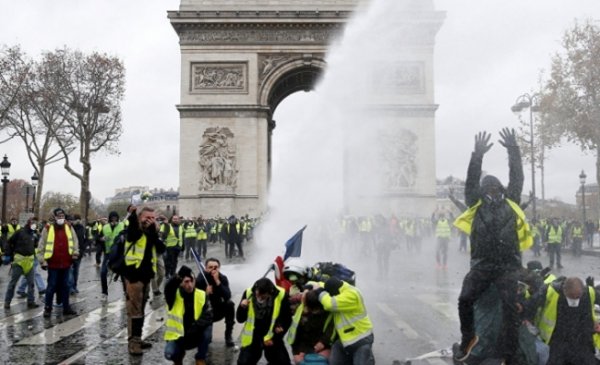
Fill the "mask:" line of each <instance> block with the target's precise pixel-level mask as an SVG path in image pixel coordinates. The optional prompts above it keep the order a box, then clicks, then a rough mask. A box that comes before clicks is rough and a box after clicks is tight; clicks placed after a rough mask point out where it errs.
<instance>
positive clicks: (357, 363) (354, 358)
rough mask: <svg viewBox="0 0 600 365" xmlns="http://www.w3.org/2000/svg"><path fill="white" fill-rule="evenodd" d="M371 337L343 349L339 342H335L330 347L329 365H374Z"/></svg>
mask: <svg viewBox="0 0 600 365" xmlns="http://www.w3.org/2000/svg"><path fill="white" fill-rule="evenodd" d="M373 338H374V337H373V335H370V336H368V337H365V338H363V339H362V340H360V341H358V342H356V343H354V344H352V345H350V346H347V347H344V346H343V345H342V343H341V342H340V340H337V341H336V342H334V343H333V346H331V356H330V357H329V364H330V365H351V364H354V365H374V364H375V357H374V356H373V349H372V347H373Z"/></svg>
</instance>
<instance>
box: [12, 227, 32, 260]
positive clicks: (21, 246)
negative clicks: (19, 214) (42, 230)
mask: <svg viewBox="0 0 600 365" xmlns="http://www.w3.org/2000/svg"><path fill="white" fill-rule="evenodd" d="M38 239H39V236H38V234H37V232H35V231H32V230H31V229H29V228H21V229H19V230H18V231H16V232H15V233H14V234H13V235H12V236H11V237H10V239H9V240H8V244H7V245H6V252H5V253H4V255H6V256H14V255H15V254H20V255H23V256H31V255H35V247H36V245H37V241H38Z"/></svg>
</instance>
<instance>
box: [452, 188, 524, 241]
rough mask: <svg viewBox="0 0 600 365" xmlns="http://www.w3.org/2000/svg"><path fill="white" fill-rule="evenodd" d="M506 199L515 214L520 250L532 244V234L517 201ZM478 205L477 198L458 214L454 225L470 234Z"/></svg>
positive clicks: (479, 203) (479, 201) (479, 202)
mask: <svg viewBox="0 0 600 365" xmlns="http://www.w3.org/2000/svg"><path fill="white" fill-rule="evenodd" d="M506 201H507V202H508V205H509V206H510V207H511V208H512V210H513V211H514V212H515V213H516V215H517V237H518V238H519V249H520V250H521V252H522V251H525V250H527V249H529V248H530V247H531V246H533V236H532V235H531V229H530V228H529V224H528V223H527V219H526V218H525V213H524V212H523V210H522V209H521V207H519V205H518V204H517V203H515V202H513V201H512V200H510V199H506ZM480 205H481V199H480V200H478V201H477V203H476V204H475V205H473V206H472V207H470V208H469V209H467V210H466V211H464V212H463V213H462V214H461V215H460V216H458V218H456V220H455V221H454V226H455V227H456V228H458V229H460V230H461V231H463V232H464V233H466V234H467V235H469V236H470V235H471V226H472V225H473V219H474V218H475V213H477V209H478V208H479V206H480Z"/></svg>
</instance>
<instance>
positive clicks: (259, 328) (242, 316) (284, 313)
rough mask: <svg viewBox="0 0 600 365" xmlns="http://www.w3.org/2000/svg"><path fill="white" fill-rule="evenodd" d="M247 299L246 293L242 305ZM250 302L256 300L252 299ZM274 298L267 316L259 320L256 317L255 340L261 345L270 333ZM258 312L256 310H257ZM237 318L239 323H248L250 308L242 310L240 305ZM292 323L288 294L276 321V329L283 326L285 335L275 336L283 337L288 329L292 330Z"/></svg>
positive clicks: (236, 313)
mask: <svg viewBox="0 0 600 365" xmlns="http://www.w3.org/2000/svg"><path fill="white" fill-rule="evenodd" d="M244 299H246V292H245V291H244V294H243V295H242V299H241V300H240V303H241V301H242V300H244ZM250 300H254V298H251V299H250ZM274 300H275V299H274V297H272V298H271V300H270V303H269V304H270V309H269V310H268V311H267V313H265V315H264V316H263V317H262V318H259V316H258V315H256V318H255V321H254V333H253V336H254V339H260V340H261V343H262V338H263V337H264V336H265V335H266V334H267V332H268V331H269V326H270V325H271V317H272V315H273V301H274ZM255 312H256V310H255ZM235 318H236V320H237V321H238V322H239V323H244V322H246V320H247V319H248V307H246V308H242V307H241V306H240V305H238V307H237V310H236V312H235ZM291 323H292V310H291V308H290V300H289V297H288V294H287V293H286V294H285V296H284V297H283V299H282V300H281V309H280V311H279V316H278V317H277V318H276V319H275V326H274V327H273V328H275V327H277V326H281V327H282V328H283V333H280V334H277V333H275V334H274V336H276V337H280V338H281V337H283V335H284V334H285V333H286V332H287V330H288V328H290V324H291Z"/></svg>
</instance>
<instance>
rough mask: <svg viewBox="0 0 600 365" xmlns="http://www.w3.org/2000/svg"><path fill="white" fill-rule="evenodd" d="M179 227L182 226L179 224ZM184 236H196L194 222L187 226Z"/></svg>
mask: <svg viewBox="0 0 600 365" xmlns="http://www.w3.org/2000/svg"><path fill="white" fill-rule="evenodd" d="M179 229H181V226H179ZM184 237H185V238H196V227H194V225H193V224H190V225H188V226H186V228H185V232H184Z"/></svg>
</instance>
